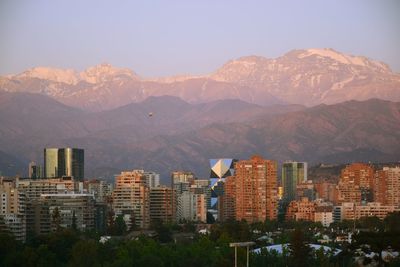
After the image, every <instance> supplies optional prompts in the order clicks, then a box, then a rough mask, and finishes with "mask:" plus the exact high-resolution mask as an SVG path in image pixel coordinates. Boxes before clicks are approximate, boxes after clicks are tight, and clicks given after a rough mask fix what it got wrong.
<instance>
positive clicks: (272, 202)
mask: <svg viewBox="0 0 400 267" xmlns="http://www.w3.org/2000/svg"><path fill="white" fill-rule="evenodd" d="M235 188H236V220H242V219H245V220H246V221H247V222H249V223H253V222H263V221H265V220H266V219H270V220H273V219H276V218H277V209H278V185H277V162H276V161H273V160H265V159H263V158H261V157H260V156H253V157H252V158H251V159H250V160H241V161H238V162H236V163H235Z"/></svg>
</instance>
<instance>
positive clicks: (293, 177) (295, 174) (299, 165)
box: [282, 161, 307, 202]
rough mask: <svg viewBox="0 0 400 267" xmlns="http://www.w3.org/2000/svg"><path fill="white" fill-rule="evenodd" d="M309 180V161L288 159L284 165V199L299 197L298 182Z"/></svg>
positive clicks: (289, 199) (288, 200)
mask: <svg viewBox="0 0 400 267" xmlns="http://www.w3.org/2000/svg"><path fill="white" fill-rule="evenodd" d="M306 181H307V162H294V161H288V162H285V163H283V165H282V186H283V199H284V200H285V201H287V202H290V201H292V200H295V199H296V198H297V195H296V188H297V185H298V184H302V183H305V182H306Z"/></svg>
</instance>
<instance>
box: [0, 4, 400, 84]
mask: <svg viewBox="0 0 400 267" xmlns="http://www.w3.org/2000/svg"><path fill="white" fill-rule="evenodd" d="M0 36H1V39H0V75H4V74H9V73H19V72H22V71H23V70H25V69H27V68H31V67H34V66H52V67H60V68H74V69H77V70H83V69H85V68H87V67H89V66H93V65H96V64H99V63H102V62H108V63H111V64H112V65H115V66H119V67H129V68H131V69H133V70H134V71H136V72H137V73H138V74H139V75H142V76H145V77H151V76H166V75H173V74H183V73H189V74H205V73H210V72H212V71H214V70H215V69H217V68H218V67H220V66H221V65H222V64H223V63H225V62H226V61H227V60H229V59H233V58H238V57H241V56H246V55H260V56H265V57H269V58H274V57H278V56H280V55H282V54H284V53H286V52H288V51H290V50H292V49H300V48H323V47H330V48H334V49H336V50H338V51H341V52H345V53H350V54H354V55H365V56H367V57H370V58H372V59H377V60H381V61H384V62H385V63H388V64H389V65H390V66H391V68H392V69H393V70H395V71H396V72H400V1H397V0H390V1H389V0H374V1H373V0H354V1H351V0H347V1H346V0H336V1H322V0H320V1H311V0H310V1H300V0H299V1H297V0H293V1H234V0H230V1H222V0H219V1H218V0H213V1H205V0H200V1H190V0H186V1H183V0H182V1H171V0H170V1H168V0H165V1H144V0H143V1H122V0H121V1H88V0H87V1H86V0H81V1H75V0H66V1H59V0H48V1H44V0H43V1H42V0H38V1H29V0H26V1H21V0H0Z"/></svg>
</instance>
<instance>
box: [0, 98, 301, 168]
mask: <svg viewBox="0 0 400 267" xmlns="http://www.w3.org/2000/svg"><path fill="white" fill-rule="evenodd" d="M302 108H303V107H301V106H273V107H272V106H271V107H269V108H264V107H261V106H257V105H254V104H249V103H245V102H243V101H240V100H220V101H216V102H210V103H205V104H198V105H192V104H189V103H187V102H185V101H183V100H181V99H179V98H177V97H172V96H162V97H150V98H148V99H146V100H145V101H143V102H140V103H132V104H129V105H126V106H123V107H120V108H117V109H114V110H109V111H103V112H97V113H90V112H85V111H82V110H79V109H74V108H71V107H68V106H65V105H63V104H61V103H59V102H57V101H55V100H53V99H52V98H50V97H47V96H43V95H40V94H30V93H0V124H1V125H2V127H0V137H1V138H0V147H1V150H3V151H4V152H6V153H8V154H10V155H13V156H14V157H16V158H20V159H21V160H22V161H24V162H26V164H27V163H28V161H29V160H35V161H37V162H41V161H42V152H43V148H44V147H51V146H55V147H62V146H66V145H68V146H72V147H82V148H85V149H86V150H87V152H86V155H87V159H89V158H90V157H91V156H90V155H91V154H92V153H94V151H99V152H98V154H97V155H94V156H93V157H97V158H98V157H100V156H104V157H105V158H106V159H105V161H104V162H106V163H107V164H109V163H110V162H113V161H115V160H117V161H118V160H122V161H123V159H120V155H122V154H123V153H125V151H126V150H127V148H128V147H129V146H130V145H131V144H135V143H140V142H142V141H143V140H147V139H149V138H152V137H154V136H157V135H173V134H179V133H182V132H188V131H193V130H195V129H199V128H201V127H204V126H206V125H209V124H211V123H216V122H218V123H225V122H229V121H231V122H232V121H235V122H240V121H245V120H246V121H248V120H251V119H252V118H254V119H256V118H257V117H259V116H265V115H268V114H274V113H281V112H287V111H290V110H293V109H294V110H298V109H302ZM150 114H152V116H150ZM71 140H73V141H71ZM94 148H96V150H95V149H94ZM128 152H129V153H131V152H132V151H128ZM113 153H116V154H115V156H113V157H111V155H113ZM87 162H88V167H89V168H90V167H91V165H90V160H89V161H87ZM107 168H108V167H107ZM24 169H25V168H24ZM24 172H25V171H24Z"/></svg>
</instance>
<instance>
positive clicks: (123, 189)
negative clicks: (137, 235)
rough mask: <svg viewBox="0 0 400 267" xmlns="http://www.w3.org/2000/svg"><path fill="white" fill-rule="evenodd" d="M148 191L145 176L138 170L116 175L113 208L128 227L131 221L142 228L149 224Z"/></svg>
mask: <svg viewBox="0 0 400 267" xmlns="http://www.w3.org/2000/svg"><path fill="white" fill-rule="evenodd" d="M149 191H150V190H149V186H148V185H147V182H146V176H145V175H144V174H143V173H142V172H140V171H125V172H121V174H119V175H118V176H116V178H115V189H114V191H113V194H112V198H113V210H114V213H115V216H123V218H124V221H125V223H126V225H127V227H128V229H131V228H132V226H134V225H133V223H134V224H135V225H136V226H137V227H140V228H144V229H146V228H148V227H149V226H150V205H149V204H150V199H149Z"/></svg>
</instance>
